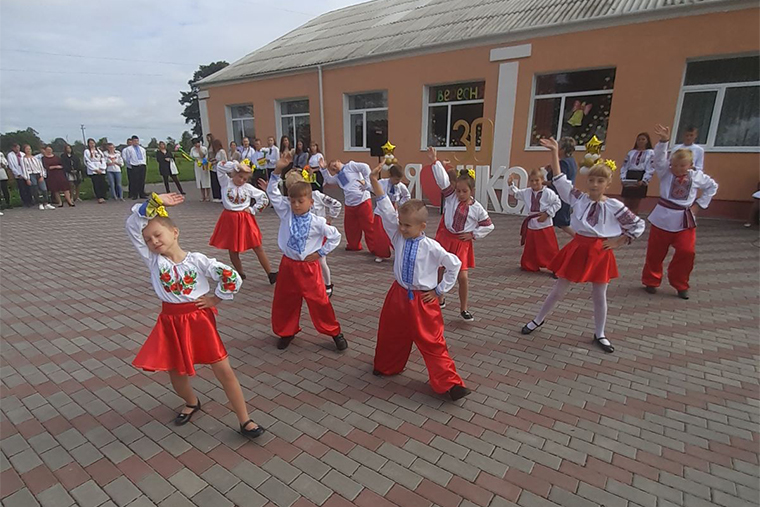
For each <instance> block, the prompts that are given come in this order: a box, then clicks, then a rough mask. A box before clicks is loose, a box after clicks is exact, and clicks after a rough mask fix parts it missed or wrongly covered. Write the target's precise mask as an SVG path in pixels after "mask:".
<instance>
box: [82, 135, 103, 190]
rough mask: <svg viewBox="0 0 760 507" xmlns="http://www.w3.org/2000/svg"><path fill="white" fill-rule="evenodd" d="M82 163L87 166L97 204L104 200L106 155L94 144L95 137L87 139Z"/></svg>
mask: <svg viewBox="0 0 760 507" xmlns="http://www.w3.org/2000/svg"><path fill="white" fill-rule="evenodd" d="M84 165H85V167H87V175H88V176H89V177H90V179H91V180H92V189H93V190H94V191H95V197H97V198H98V204H103V203H104V202H106V194H107V193H108V183H106V156H105V155H104V154H103V152H102V151H100V149H99V148H98V147H97V146H95V139H88V140H87V149H86V150H84Z"/></svg>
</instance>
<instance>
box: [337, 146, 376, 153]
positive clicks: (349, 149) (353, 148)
mask: <svg viewBox="0 0 760 507" xmlns="http://www.w3.org/2000/svg"><path fill="white" fill-rule="evenodd" d="M343 151H367V152H369V151H371V150H370V149H369V148H356V147H351V146H349V147H348V148H344V149H343Z"/></svg>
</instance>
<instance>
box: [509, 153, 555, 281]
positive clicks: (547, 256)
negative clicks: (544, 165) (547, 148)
mask: <svg viewBox="0 0 760 507" xmlns="http://www.w3.org/2000/svg"><path fill="white" fill-rule="evenodd" d="M507 184H508V185H509V193H510V194H512V195H514V196H515V197H516V198H517V200H518V201H522V202H523V203H525V207H526V208H527V209H528V216H527V217H525V220H523V223H522V226H521V227H520V245H525V248H524V249H523V254H522V258H521V259H520V268H522V269H523V270H525V271H540V270H541V268H547V267H549V264H550V263H551V261H553V260H554V257H555V256H556V255H557V253H558V252H559V246H558V245H557V236H556V235H555V234H554V227H553V225H554V224H553V222H552V218H554V214H555V213H557V211H559V210H560V208H562V201H560V200H559V196H558V195H557V194H555V193H554V191H553V190H552V189H550V188H548V187H547V188H544V173H543V169H538V168H535V169H532V170H531V171H530V172H529V173H528V188H524V189H522V190H520V189H518V188H517V187H516V186H515V185H514V183H513V178H512V176H510V177H509V179H508V180H507Z"/></svg>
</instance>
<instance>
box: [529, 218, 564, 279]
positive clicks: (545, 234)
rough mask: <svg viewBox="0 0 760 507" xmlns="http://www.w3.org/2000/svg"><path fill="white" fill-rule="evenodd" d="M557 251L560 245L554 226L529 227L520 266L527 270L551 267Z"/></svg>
mask: <svg viewBox="0 0 760 507" xmlns="http://www.w3.org/2000/svg"><path fill="white" fill-rule="evenodd" d="M557 253H559V245H558V244H557V235H556V234H554V227H545V228H543V229H528V231H527V232H526V235H525V248H523V254H522V258H521V259H520V267H521V268H522V269H524V270H525V271H540V270H541V268H546V267H549V264H550V263H551V262H552V260H553V259H554V257H555V256H556V255H557Z"/></svg>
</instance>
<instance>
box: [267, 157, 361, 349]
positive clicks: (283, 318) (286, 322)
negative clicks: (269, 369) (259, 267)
mask: <svg viewBox="0 0 760 507" xmlns="http://www.w3.org/2000/svg"><path fill="white" fill-rule="evenodd" d="M291 160H292V154H291V153H290V152H288V153H285V154H283V156H282V157H281V158H280V159H279V160H278V161H277V164H276V165H275V169H274V171H273V172H272V176H271V177H270V178H269V183H268V184H266V183H264V182H262V183H261V186H262V187H265V188H266V189H267V194H268V195H269V202H270V203H271V204H272V207H273V208H274V210H275V211H276V212H277V216H278V217H280V230H279V233H278V235H277V243H278V245H279V246H280V250H281V251H282V254H283V255H282V260H281V261H280V274H279V283H278V284H277V286H276V287H275V289H274V300H273V301H272V331H274V333H275V334H276V335H277V336H279V337H280V341H279V343H278V344H277V348H278V349H280V350H283V349H286V348H287V347H288V345H290V342H291V341H293V338H295V335H296V334H297V333H298V332H299V331H300V330H301V328H300V326H299V324H298V322H299V319H300V317H301V304H302V303H303V300H304V299H306V305H307V306H308V307H309V315H310V316H311V321H312V322H313V323H314V327H315V328H316V329H317V331H319V332H320V333H322V334H326V335H328V336H331V337H332V339H333V341H334V342H335V347H336V348H337V349H338V350H346V349H347V348H348V342H346V339H345V338H344V337H343V333H341V332H340V324H339V323H338V320H337V319H336V318H335V311H334V310H333V307H332V305H331V304H330V298H329V297H328V296H327V292H326V291H325V290H323V289H322V287H324V285H325V283H324V280H323V278H322V266H321V265H320V262H319V258H320V257H324V256H326V255H327V254H328V253H330V252H331V251H333V250H334V249H335V247H337V246H338V244H339V243H340V233H339V232H338V229H336V228H335V227H333V226H331V225H327V220H325V219H324V218H322V217H318V216H316V215H315V214H314V213H311V212H310V209H311V207H312V205H313V204H314V199H313V198H312V194H311V185H309V184H308V183H306V182H305V181H298V182H295V183H293V185H291V186H290V188H289V189H288V198H287V199H286V198H285V197H283V195H282V193H281V192H280V186H279V182H280V174H281V173H282V170H283V169H284V168H285V167H287V166H288V165H289V164H290V162H291ZM325 238H327V240H326V241H325Z"/></svg>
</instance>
